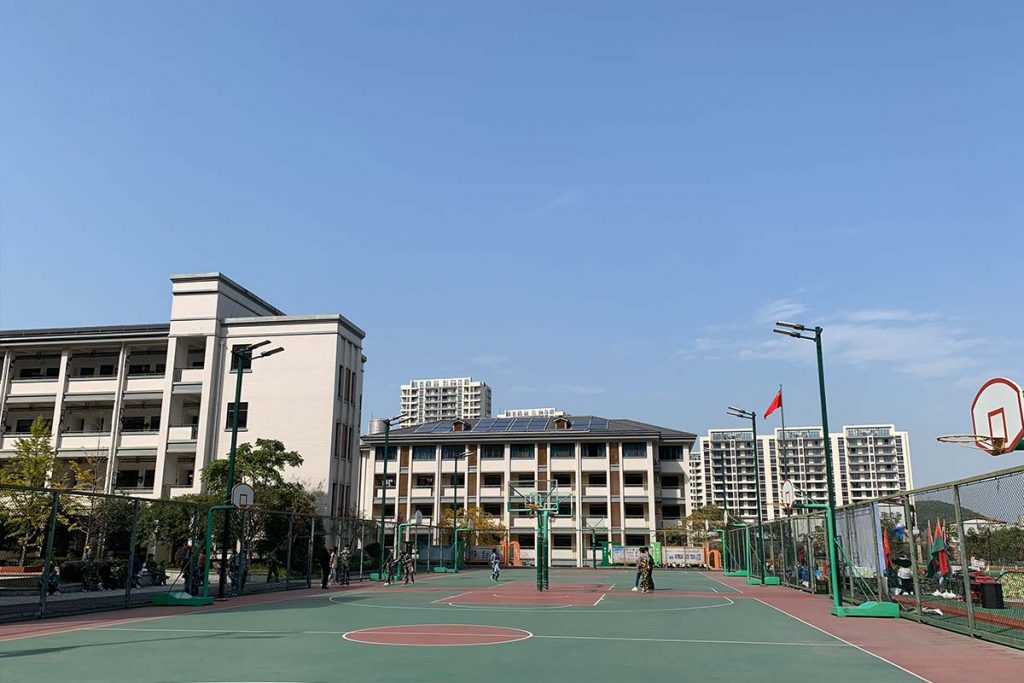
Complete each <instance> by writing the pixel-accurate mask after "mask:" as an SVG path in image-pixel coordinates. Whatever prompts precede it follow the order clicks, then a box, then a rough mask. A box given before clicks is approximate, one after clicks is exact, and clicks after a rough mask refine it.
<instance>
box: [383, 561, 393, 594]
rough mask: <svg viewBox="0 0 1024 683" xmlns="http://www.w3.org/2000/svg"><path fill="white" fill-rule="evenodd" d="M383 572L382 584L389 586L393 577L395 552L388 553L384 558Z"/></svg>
mask: <svg viewBox="0 0 1024 683" xmlns="http://www.w3.org/2000/svg"><path fill="white" fill-rule="evenodd" d="M383 574H384V585H385V586H390V585H391V583H392V582H393V581H394V579H395V554H394V553H388V557H387V559H386V560H384V567H383Z"/></svg>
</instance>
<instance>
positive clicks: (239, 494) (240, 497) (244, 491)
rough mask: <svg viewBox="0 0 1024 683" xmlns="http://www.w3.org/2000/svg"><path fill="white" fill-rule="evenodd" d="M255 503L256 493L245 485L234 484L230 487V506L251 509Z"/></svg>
mask: <svg viewBox="0 0 1024 683" xmlns="http://www.w3.org/2000/svg"><path fill="white" fill-rule="evenodd" d="M255 502H256V492H255V491H253V490H252V487H251V486H249V485H248V484H246V483H244V482H243V483H240V484H235V485H234V486H232V487H231V504H232V505H234V506H235V507H236V508H241V509H243V510H244V509H246V508H251V507H252V506H253V504H254V503H255Z"/></svg>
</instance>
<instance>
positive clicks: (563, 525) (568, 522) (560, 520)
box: [551, 517, 576, 529]
mask: <svg viewBox="0 0 1024 683" xmlns="http://www.w3.org/2000/svg"><path fill="white" fill-rule="evenodd" d="M551 528H552V529H575V528H576V520H575V519H574V518H572V517H552V518H551Z"/></svg>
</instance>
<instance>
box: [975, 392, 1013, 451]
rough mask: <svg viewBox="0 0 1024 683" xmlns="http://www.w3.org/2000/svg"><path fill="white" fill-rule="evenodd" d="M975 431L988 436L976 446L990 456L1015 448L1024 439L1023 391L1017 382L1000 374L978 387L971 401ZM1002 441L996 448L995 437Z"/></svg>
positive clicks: (977, 433)
mask: <svg viewBox="0 0 1024 683" xmlns="http://www.w3.org/2000/svg"><path fill="white" fill-rule="evenodd" d="M971 420H972V422H973V424H974V433H975V434H976V435H979V436H984V437H989V441H988V442H983V441H979V445H980V446H981V448H983V449H984V450H985V451H987V452H988V453H989V454H990V455H1001V454H1002V453H1006V452H1009V451H1012V450H1014V449H1015V448H1017V446H1019V445H1020V443H1021V441H1022V440H1024V392H1022V391H1021V388H1020V385H1018V384H1017V383H1016V382H1013V381H1012V380H1008V379H1005V378H1003V377H996V378H995V379H990V380H989V381H987V382H985V384H984V385H982V387H981V389H979V390H978V395H977V396H975V397H974V403H972V404H971ZM996 439H998V440H999V442H1000V443H1001V444H1002V446H1001V447H1000V448H996V446H995V440H996Z"/></svg>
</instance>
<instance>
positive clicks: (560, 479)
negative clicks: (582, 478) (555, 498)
mask: <svg viewBox="0 0 1024 683" xmlns="http://www.w3.org/2000/svg"><path fill="white" fill-rule="evenodd" d="M553 478H554V480H555V483H557V484H558V488H560V489H563V490H565V489H571V488H572V473H571V472H558V473H557V474H555V475H554V477H553Z"/></svg>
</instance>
